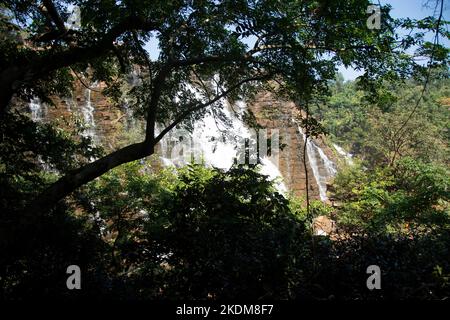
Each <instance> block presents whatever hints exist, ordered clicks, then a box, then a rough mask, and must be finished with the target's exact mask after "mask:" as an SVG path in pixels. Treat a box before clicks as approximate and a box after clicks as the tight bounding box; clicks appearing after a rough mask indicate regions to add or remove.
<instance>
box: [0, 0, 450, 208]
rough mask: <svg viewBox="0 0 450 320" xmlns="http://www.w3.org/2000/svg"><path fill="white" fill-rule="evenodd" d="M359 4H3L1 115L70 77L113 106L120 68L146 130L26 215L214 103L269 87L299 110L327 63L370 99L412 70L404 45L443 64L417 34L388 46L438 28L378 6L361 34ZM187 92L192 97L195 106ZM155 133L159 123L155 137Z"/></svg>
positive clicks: (147, 151) (63, 181) (148, 147)
mask: <svg viewBox="0 0 450 320" xmlns="http://www.w3.org/2000/svg"><path fill="white" fill-rule="evenodd" d="M368 4H369V3H368V1H366V0H353V1H350V2H349V1H346V2H336V1H312V0H311V1H289V2H283V3H281V2H273V1H264V2H254V1H244V0H242V1H238V2H236V1H222V2H216V1H198V2H197V1H194V2H192V1H169V2H167V1H165V2H157V3H154V1H151V2H150V1H139V2H136V1H131V2H128V1H125V2H114V3H112V2H103V1H101V2H98V1H83V2H79V1H59V2H58V3H57V4H55V3H53V2H52V1H51V0H49V1H47V0H46V1H43V2H42V6H39V5H37V4H36V3H35V2H34V1H30V0H21V1H6V2H5V3H4V6H3V7H2V12H3V16H4V17H10V18H9V20H8V19H6V22H5V19H3V20H2V21H3V22H4V23H7V24H8V23H9V24H10V25H11V26H13V28H12V29H11V32H12V33H13V34H14V37H12V39H14V38H18V36H21V37H22V39H23V41H16V42H14V40H10V41H7V42H5V45H4V46H5V47H8V50H6V51H4V52H5V54H4V55H3V56H2V59H1V61H0V65H1V73H0V92H1V96H0V105H1V110H2V113H3V114H4V112H5V110H6V109H7V106H8V105H9V104H10V101H11V98H12V97H13V95H15V96H16V97H22V98H30V97H31V95H38V96H42V97H45V96H48V95H50V94H55V93H60V92H61V91H62V90H64V89H65V90H67V89H68V88H69V86H68V84H70V83H71V81H72V80H73V74H77V73H86V74H88V75H90V77H91V78H92V80H99V81H105V82H106V83H107V84H108V90H107V92H108V91H109V94H110V95H111V96H112V97H118V96H119V95H120V94H119V93H118V91H117V90H118V88H120V82H121V81H123V79H124V76H125V75H126V74H128V71H129V70H130V68H131V66H138V67H139V68H140V70H141V75H142V84H141V85H140V86H138V87H136V88H134V89H133V90H132V92H130V96H131V97H134V98H133V100H134V104H135V109H137V110H138V111H140V112H141V114H142V115H143V117H144V118H145V121H146V132H145V137H144V139H143V141H142V142H140V143H135V144H131V145H129V146H126V147H124V148H122V149H119V150H117V151H115V152H113V153H111V154H108V155H106V156H104V157H102V158H100V159H98V160H95V161H93V162H91V163H89V164H87V165H85V166H83V167H80V168H79V169H78V170H76V171H74V172H71V173H69V174H66V175H65V176H63V177H61V178H60V179H59V180H58V181H57V182H55V183H53V184H51V185H50V186H49V187H48V188H47V189H46V190H45V191H44V192H43V193H41V194H40V195H39V196H38V197H36V199H35V201H33V202H32V203H31V204H30V206H29V207H28V210H31V208H33V211H35V212H36V211H45V210H46V209H49V208H50V207H51V206H53V205H54V204H55V203H56V202H57V201H58V200H60V199H62V198H64V197H65V196H67V195H68V194H70V193H71V192H73V191H74V190H76V189H77V188H79V187H80V186H82V185H83V184H85V183H87V182H89V181H91V180H93V179H95V178H96V177H98V176H100V175H102V174H104V173H105V172H107V171H108V170H110V169H112V168H114V167H116V166H118V165H120V164H123V163H126V162H130V161H134V160H136V159H140V158H143V157H146V156H148V155H151V154H153V153H154V147H155V145H156V144H157V143H158V141H160V140H161V138H162V137H163V136H164V135H165V134H166V133H167V132H168V131H169V130H171V129H172V128H173V127H175V126H177V125H179V124H180V123H182V122H184V123H186V121H187V123H189V120H194V119H197V118H198V117H199V116H201V114H203V113H204V112H205V110H206V108H207V107H212V108H216V107H217V106H218V104H219V100H220V99H221V98H223V97H228V98H230V99H231V100H233V99H236V98H237V97H240V96H246V95H248V94H251V92H252V90H251V89H252V88H254V87H255V85H256V84H258V83H261V82H266V81H268V80H271V79H275V80H277V81H279V82H280V83H282V84H283V86H282V88H281V92H283V93H288V94H289V95H290V96H291V97H294V98H295V100H296V101H297V100H300V101H302V100H304V99H306V98H307V97H308V96H310V95H311V94H312V93H314V92H321V91H323V90H326V83H327V80H329V79H332V78H333V76H334V72H335V68H336V66H337V65H338V64H344V65H347V66H348V65H350V64H353V65H355V66H356V67H358V68H362V67H363V68H364V69H365V70H366V74H365V76H364V77H362V78H361V84H362V85H364V86H365V87H367V88H370V89H371V90H372V91H374V92H375V91H376V90H375V87H374V86H373V85H374V83H376V82H377V81H374V80H377V79H378V78H383V77H387V78H391V79H393V78H397V77H398V76H400V77H401V76H404V75H406V74H408V73H410V72H413V71H415V67H417V65H416V64H415V63H414V61H412V60H411V57H409V56H407V55H405V54H403V52H404V50H406V49H407V48H408V47H410V46H412V45H420V44H423V46H424V47H426V48H427V50H428V51H426V50H425V51H423V52H422V54H424V55H426V54H430V50H431V51H432V53H435V52H437V50H438V49H439V50H440V51H439V52H441V54H440V55H435V56H436V59H435V62H436V63H437V62H439V61H441V60H445V59H446V56H445V54H444V53H445V50H444V49H442V46H439V44H437V43H434V44H432V43H426V42H424V41H423V38H422V37H421V36H420V35H419V34H418V35H417V37H415V38H414V39H409V40H408V41H402V42H400V45H399V44H398V43H397V42H396V40H395V33H394V32H395V31H394V30H395V28H396V27H403V28H416V27H419V28H420V29H422V30H426V29H433V30H434V29H436V30H437V32H438V34H439V33H441V32H444V31H443V28H442V23H441V20H440V19H438V20H437V19H433V18H430V19H428V20H427V23H424V21H414V20H408V21H401V20H395V19H392V18H391V17H390V16H389V7H388V6H385V7H383V8H382V11H383V26H382V29H381V30H370V29H368V28H367V27H366V18H367V16H366V13H365V12H366V9H367V6H368ZM69 5H78V6H79V8H80V10H81V25H80V26H78V28H75V29H68V28H67V26H65V25H64V23H63V22H64V21H65V18H66V15H67V14H66V13H67V11H68V8H69ZM11 41H12V42H11ZM249 41H250V42H253V43H252V45H250V46H249V45H248V42H249ZM146 42H154V43H155V44H157V45H158V47H159V49H160V54H159V57H158V59H156V60H154V61H153V60H151V59H150V58H149V57H148V55H147V53H146V52H145V51H144V50H143V45H144V43H146ZM435 49H436V50H435ZM330 56H331V59H330ZM438 57H440V58H441V59H440V60H439V59H437V58H438ZM88 67H89V68H88ZM417 68H419V67H417ZM419 69H420V68H419ZM86 70H87V71H86ZM188 84H191V85H193V86H194V87H198V88H199V90H200V92H199V95H200V96H201V99H199V97H195V95H194V94H193V93H192V91H191V87H190V86H188ZM174 97H178V99H174ZM156 122H160V123H165V124H166V128H165V129H164V130H162V132H161V133H160V134H158V135H156V134H155V123H156Z"/></svg>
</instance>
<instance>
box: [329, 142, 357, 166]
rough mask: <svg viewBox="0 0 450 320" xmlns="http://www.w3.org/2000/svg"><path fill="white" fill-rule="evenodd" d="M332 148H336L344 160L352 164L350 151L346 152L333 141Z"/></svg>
mask: <svg viewBox="0 0 450 320" xmlns="http://www.w3.org/2000/svg"><path fill="white" fill-rule="evenodd" d="M333 147H334V149H336V151H337V153H338V154H339V155H341V156H343V157H344V159H345V161H346V162H347V163H348V164H349V165H351V166H352V165H353V159H352V158H353V155H352V154H351V153H348V152H346V151H345V150H344V149H343V148H342V147H340V146H338V145H337V144H334V143H333Z"/></svg>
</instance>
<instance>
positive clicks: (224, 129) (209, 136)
mask: <svg viewBox="0 0 450 320" xmlns="http://www.w3.org/2000/svg"><path fill="white" fill-rule="evenodd" d="M188 88H189V90H190V91H192V92H193V93H194V94H195V95H196V97H197V98H201V96H200V94H199V93H198V91H197V90H196V89H195V88H193V87H189V86H188ZM220 103H221V105H222V108H221V109H222V110H221V111H222V112H223V114H224V115H225V117H226V119H228V120H229V121H230V125H229V126H228V125H226V126H225V125H222V124H221V123H220V122H219V121H216V118H215V117H214V115H213V114H211V113H207V114H205V116H204V117H203V119H202V120H199V121H196V122H195V124H194V130H193V132H192V133H188V132H183V131H177V132H175V133H172V132H169V133H168V134H167V135H166V136H165V137H164V138H163V139H162V140H161V149H162V156H161V160H162V162H163V164H164V165H166V166H170V165H184V164H186V163H188V162H189V161H190V160H191V159H192V157H194V159H195V161H196V162H197V163H199V162H203V163H205V165H207V166H212V167H216V168H221V169H224V170H228V169H230V168H231V166H232V165H233V163H234V162H235V159H237V158H238V156H239V152H240V151H242V149H240V150H239V149H238V148H236V146H242V145H243V143H244V139H252V138H255V137H254V135H253V137H252V134H251V131H250V130H249V129H248V128H247V127H246V126H245V124H244V123H243V121H242V120H241V119H240V117H241V116H242V112H243V111H245V110H246V108H247V106H246V104H245V103H244V102H243V101H238V102H236V104H235V105H234V106H233V109H234V110H235V111H236V112H233V111H232V110H231V106H230V104H229V103H228V101H227V100H226V99H221V101H220ZM180 138H181V139H183V141H181V143H180V140H181V139H180ZM192 142H193V143H192ZM173 144H175V146H174V148H173V149H172V152H171V154H170V155H168V154H167V152H166V151H167V150H168V147H169V146H170V145H173ZM185 150H186V151H187V152H185ZM260 163H261V169H260V172H261V174H263V175H266V176H268V177H269V179H270V180H271V181H274V182H275V186H276V188H277V190H278V191H279V192H280V193H283V194H286V193H287V188H286V185H285V184H284V183H283V182H282V181H281V180H282V175H281V173H280V171H279V170H278V168H277V166H276V165H275V164H274V163H273V162H272V161H271V160H270V158H269V157H267V156H263V157H261V159H260Z"/></svg>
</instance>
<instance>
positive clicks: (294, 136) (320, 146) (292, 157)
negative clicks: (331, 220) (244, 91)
mask: <svg viewBox="0 0 450 320" xmlns="http://www.w3.org/2000/svg"><path fill="white" fill-rule="evenodd" d="M249 107H250V109H251V111H252V112H253V113H254V115H255V117H256V119H257V121H258V123H259V124H260V125H262V126H263V127H265V128H267V129H268V130H269V132H270V131H272V130H279V132H280V136H281V140H282V142H281V144H283V145H284V147H283V148H282V149H281V151H280V158H279V169H280V172H281V174H282V175H283V178H284V182H285V184H286V185H287V187H288V189H289V190H290V191H292V192H294V194H296V195H299V196H301V195H305V194H306V188H307V184H306V173H305V166H304V163H303V159H304V144H305V138H304V135H303V134H302V131H301V128H299V126H298V124H297V123H296V122H295V120H294V119H296V118H298V116H299V115H300V112H299V111H298V108H296V106H295V104H294V103H293V102H290V101H282V100H280V99H278V98H274V96H273V95H271V94H270V93H268V92H261V93H259V94H257V95H256V97H255V99H254V101H252V102H251V103H250V104H249ZM306 152H307V156H306V165H307V170H308V171H307V174H308V180H309V183H308V184H309V186H308V188H309V193H310V196H311V197H312V198H315V199H321V200H323V201H326V200H327V197H326V183H327V182H328V181H329V179H331V178H332V177H333V175H334V174H335V173H336V168H335V164H334V162H333V161H332V160H331V159H333V158H335V153H334V151H333V150H331V149H330V148H329V147H328V146H327V145H326V144H325V143H324V141H323V140H322V139H315V140H313V141H309V143H308V145H307V149H306ZM321 188H322V190H321ZM321 191H322V192H321ZM321 193H322V194H321Z"/></svg>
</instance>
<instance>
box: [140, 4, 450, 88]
mask: <svg viewBox="0 0 450 320" xmlns="http://www.w3.org/2000/svg"><path fill="white" fill-rule="evenodd" d="M336 1H337V0H336ZM373 2H374V3H377V2H378V1H373ZM426 2H427V0H380V3H381V5H385V4H390V5H391V6H392V10H391V16H393V17H394V18H407V17H408V18H411V19H422V18H425V17H427V16H430V15H433V12H434V5H431V7H426V6H424V5H423V4H424V3H426ZM432 2H434V1H431V3H432ZM381 19H383V17H381ZM443 19H444V20H450V1H447V0H444V14H443ZM432 37H433V36H432V35H431V34H430V40H431V39H432ZM440 42H441V44H445V45H446V46H447V47H449V46H450V41H449V40H448V39H446V40H444V39H440ZM145 48H146V49H147V51H148V52H149V55H150V58H151V59H152V60H156V59H157V58H158V54H159V50H158V45H157V43H156V41H150V42H148V43H147V45H146V47H145ZM339 72H341V73H342V74H343V76H344V79H345V80H354V79H355V78H356V77H358V76H359V75H361V74H362V73H363V71H358V70H354V69H352V68H349V69H346V68H344V67H343V66H342V67H340V68H339Z"/></svg>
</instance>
